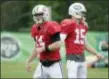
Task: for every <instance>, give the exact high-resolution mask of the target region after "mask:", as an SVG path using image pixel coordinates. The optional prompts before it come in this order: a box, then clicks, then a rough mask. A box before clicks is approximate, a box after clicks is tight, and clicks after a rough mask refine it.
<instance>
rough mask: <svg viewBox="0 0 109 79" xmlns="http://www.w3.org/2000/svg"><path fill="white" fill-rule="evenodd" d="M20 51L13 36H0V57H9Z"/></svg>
mask: <svg viewBox="0 0 109 79" xmlns="http://www.w3.org/2000/svg"><path fill="white" fill-rule="evenodd" d="M19 52H20V47H19V44H18V42H17V40H15V39H14V38H12V37H10V36H3V37H1V57H2V58H4V59H11V58H13V57H16V56H17V55H18V54H19Z"/></svg>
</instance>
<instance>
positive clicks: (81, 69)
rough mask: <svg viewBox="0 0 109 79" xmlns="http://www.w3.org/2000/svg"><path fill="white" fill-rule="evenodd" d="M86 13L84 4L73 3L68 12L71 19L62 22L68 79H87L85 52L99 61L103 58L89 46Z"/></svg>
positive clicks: (62, 37) (62, 38)
mask: <svg viewBox="0 0 109 79" xmlns="http://www.w3.org/2000/svg"><path fill="white" fill-rule="evenodd" d="M85 13H86V8H85V6H84V5H83V4H82V3H73V4H71V5H70V6H69V10H68V14H69V15H70V16H71V18H70V19H64V20H63V21H62V22H61V27H62V32H61V40H62V41H65V47H66V59H67V70H68V78H87V66H86V63H85V57H84V50H87V51H88V52H90V53H92V54H93V55H96V57H97V58H99V59H100V58H103V56H102V55H100V54H98V52H97V51H96V50H95V49H94V48H92V47H91V46H90V45H89V44H88V41H87V39H86V35H87V31H88V25H87V23H86V22H85Z"/></svg>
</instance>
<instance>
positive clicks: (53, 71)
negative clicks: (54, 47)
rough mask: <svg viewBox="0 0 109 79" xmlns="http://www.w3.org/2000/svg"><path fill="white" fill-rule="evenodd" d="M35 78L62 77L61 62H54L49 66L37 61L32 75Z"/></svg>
mask: <svg viewBox="0 0 109 79" xmlns="http://www.w3.org/2000/svg"><path fill="white" fill-rule="evenodd" d="M36 78H63V74H62V65H61V62H56V63H54V64H53V65H51V66H49V67H45V66H43V65H42V64H41V63H39V64H38V66H37V67H36V70H35V73H34V75H33V79H36Z"/></svg>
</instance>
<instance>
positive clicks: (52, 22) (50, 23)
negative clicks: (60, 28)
mask: <svg viewBox="0 0 109 79" xmlns="http://www.w3.org/2000/svg"><path fill="white" fill-rule="evenodd" d="M47 24H49V25H53V24H58V22H56V21H47Z"/></svg>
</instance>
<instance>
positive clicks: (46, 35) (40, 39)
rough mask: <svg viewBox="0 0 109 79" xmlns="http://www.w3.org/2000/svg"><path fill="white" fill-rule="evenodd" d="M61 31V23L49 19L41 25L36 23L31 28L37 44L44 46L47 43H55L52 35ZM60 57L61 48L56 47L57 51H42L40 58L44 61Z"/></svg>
mask: <svg viewBox="0 0 109 79" xmlns="http://www.w3.org/2000/svg"><path fill="white" fill-rule="evenodd" d="M39 27H40V28H39ZM60 31H61V29H60V25H59V24H58V23H57V22H54V21H47V22H44V23H43V24H41V25H38V24H34V25H33V26H32V28H31V35H32V37H33V38H35V39H36V46H37V47H42V46H45V45H46V46H48V45H50V44H52V43H53V42H52V41H51V38H52V36H53V35H54V34H56V33H57V32H60ZM59 59H60V53H59V49H56V50H55V51H51V52H41V53H40V60H42V61H46V60H59Z"/></svg>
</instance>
